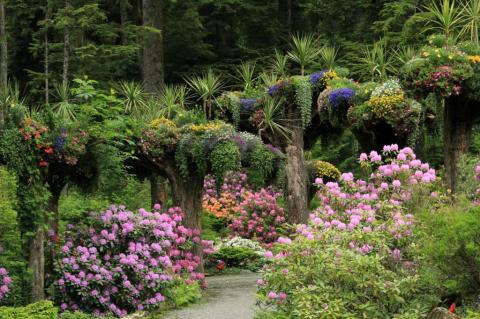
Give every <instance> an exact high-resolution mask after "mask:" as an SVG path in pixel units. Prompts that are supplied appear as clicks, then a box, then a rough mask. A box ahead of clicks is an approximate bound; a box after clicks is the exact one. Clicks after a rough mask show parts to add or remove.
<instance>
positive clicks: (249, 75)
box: [235, 62, 256, 91]
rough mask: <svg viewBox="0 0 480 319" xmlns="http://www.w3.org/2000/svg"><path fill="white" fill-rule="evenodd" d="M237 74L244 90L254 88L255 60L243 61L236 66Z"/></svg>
mask: <svg viewBox="0 0 480 319" xmlns="http://www.w3.org/2000/svg"><path fill="white" fill-rule="evenodd" d="M235 71H236V73H237V76H236V77H235V78H236V79H237V80H238V81H239V82H241V83H242V86H243V90H244V91H248V90H250V89H252V88H253V86H254V83H255V80H256V79H255V62H242V64H240V65H239V66H237V67H236V68H235Z"/></svg>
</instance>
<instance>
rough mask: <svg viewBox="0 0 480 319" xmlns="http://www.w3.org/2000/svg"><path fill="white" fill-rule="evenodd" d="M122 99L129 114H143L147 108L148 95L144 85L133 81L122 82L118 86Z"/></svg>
mask: <svg viewBox="0 0 480 319" xmlns="http://www.w3.org/2000/svg"><path fill="white" fill-rule="evenodd" d="M117 89H118V91H119V94H120V97H121V98H122V99H123V103H124V104H125V112H126V113H128V114H139V113H142V112H143V111H144V110H145V108H146V99H147V94H146V93H145V91H144V89H143V87H142V85H141V84H140V83H137V82H133V81H130V82H129V81H122V82H120V83H119V84H118V85H117Z"/></svg>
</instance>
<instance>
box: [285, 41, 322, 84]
mask: <svg viewBox="0 0 480 319" xmlns="http://www.w3.org/2000/svg"><path fill="white" fill-rule="evenodd" d="M291 48H292V49H291V51H288V52H287V56H288V58H289V59H290V60H292V61H293V62H295V63H297V64H298V65H300V74H301V75H305V67H307V66H308V65H309V64H311V63H312V62H314V61H315V59H316V58H317V57H318V55H319V54H320V45H319V40H318V38H317V37H316V36H314V35H313V34H306V35H303V36H301V35H294V36H293V37H292V43H291Z"/></svg>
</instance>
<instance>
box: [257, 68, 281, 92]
mask: <svg viewBox="0 0 480 319" xmlns="http://www.w3.org/2000/svg"><path fill="white" fill-rule="evenodd" d="M258 79H259V82H260V85H261V86H263V87H267V88H268V87H270V86H272V85H274V84H275V83H276V82H277V81H278V80H279V78H278V75H277V74H276V73H275V72H262V73H260V75H259V77H258Z"/></svg>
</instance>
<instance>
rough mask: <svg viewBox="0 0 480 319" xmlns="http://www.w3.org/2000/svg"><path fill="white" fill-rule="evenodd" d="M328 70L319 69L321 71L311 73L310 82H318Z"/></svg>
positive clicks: (313, 83)
mask: <svg viewBox="0 0 480 319" xmlns="http://www.w3.org/2000/svg"><path fill="white" fill-rule="evenodd" d="M326 71H327V70H323V71H319V72H315V73H312V74H310V83H311V84H312V85H315V84H317V82H318V81H320V80H321V79H322V78H323V76H324V75H325V72H326Z"/></svg>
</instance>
